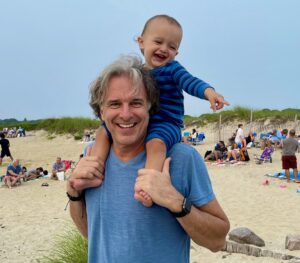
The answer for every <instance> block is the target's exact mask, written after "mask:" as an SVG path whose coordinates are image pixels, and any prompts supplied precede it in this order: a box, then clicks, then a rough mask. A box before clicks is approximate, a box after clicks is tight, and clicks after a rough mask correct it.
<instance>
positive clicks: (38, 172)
mask: <svg viewBox="0 0 300 263" xmlns="http://www.w3.org/2000/svg"><path fill="white" fill-rule="evenodd" d="M47 174H48V171H47V170H44V169H43V167H38V168H36V169H32V170H29V171H28V172H27V176H26V181H30V180H34V179H37V178H40V177H42V176H44V175H47Z"/></svg>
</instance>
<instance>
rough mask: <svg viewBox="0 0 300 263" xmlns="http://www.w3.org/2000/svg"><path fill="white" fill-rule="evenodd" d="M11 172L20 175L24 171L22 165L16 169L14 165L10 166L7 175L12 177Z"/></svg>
mask: <svg viewBox="0 0 300 263" xmlns="http://www.w3.org/2000/svg"><path fill="white" fill-rule="evenodd" d="M9 170H11V171H13V172H14V173H16V174H19V173H20V172H21V171H22V167H21V165H17V166H16V167H14V166H13V164H10V165H8V167H7V171H6V175H7V176H11V174H10V173H9V172H8V171H9Z"/></svg>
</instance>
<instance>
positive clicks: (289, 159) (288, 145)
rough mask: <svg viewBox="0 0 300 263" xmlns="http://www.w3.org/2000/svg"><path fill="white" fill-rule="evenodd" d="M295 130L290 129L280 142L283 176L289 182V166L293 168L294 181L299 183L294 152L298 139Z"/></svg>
mask: <svg viewBox="0 0 300 263" xmlns="http://www.w3.org/2000/svg"><path fill="white" fill-rule="evenodd" d="M295 137H296V132H295V130H294V129H292V130H290V132H289V137H288V138H287V139H285V140H283V141H282V142H281V143H282V169H284V170H285V176H286V179H287V181H288V182H290V168H291V169H293V172H294V179H295V181H294V182H295V183H300V180H299V178H298V169H297V157H296V152H297V150H298V147H299V143H298V140H297V139H296V138H295Z"/></svg>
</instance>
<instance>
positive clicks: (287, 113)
mask: <svg viewBox="0 0 300 263" xmlns="http://www.w3.org/2000/svg"><path fill="white" fill-rule="evenodd" d="M220 115H221V116H222V123H223V124H226V123H230V122H232V121H236V120H238V121H241V122H248V121H249V119H250V115H251V109H250V108H247V107H241V106H236V107H234V108H231V109H228V110H227V109H226V108H225V109H224V110H222V111H220V112H216V113H206V114H202V115H200V116H198V117H193V116H189V115H185V116H184V124H185V125H186V126H189V125H201V126H205V125H206V124H211V123H216V122H218V121H219V118H220ZM252 116H253V121H264V120H266V119H270V120H271V121H272V120H274V121H278V122H282V123H285V122H287V121H293V120H294V119H295V116H298V117H297V118H298V119H300V109H292V108H289V109H284V110H270V109H253V110H252ZM12 120H14V119H12ZM12 120H11V119H10V121H9V122H7V123H5V122H0V130H2V129H3V128H4V127H8V128H11V127H19V126H21V127H24V128H25V129H26V130H27V131H31V130H45V131H47V132H49V134H50V135H49V138H53V137H55V134H59V135H60V134H72V135H73V136H74V138H75V139H81V138H82V136H83V135H84V130H86V129H88V130H95V129H97V128H98V127H99V125H100V121H99V120H95V119H90V118H83V117H63V118H50V119H43V120H35V121H27V120H26V121H22V122H18V121H16V120H15V122H13V121H12Z"/></svg>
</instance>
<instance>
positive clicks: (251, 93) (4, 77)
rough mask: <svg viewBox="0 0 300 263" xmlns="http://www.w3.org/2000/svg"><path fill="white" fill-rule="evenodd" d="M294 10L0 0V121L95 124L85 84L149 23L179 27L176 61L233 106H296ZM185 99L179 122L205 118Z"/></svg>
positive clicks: (299, 27) (297, 26) (255, 0)
mask: <svg viewBox="0 0 300 263" xmlns="http://www.w3.org/2000/svg"><path fill="white" fill-rule="evenodd" d="M299 10H300V1H298V0H282V1H279V0H264V1H261V0H226V1H221V0H218V1H217V0H194V1H182V0H173V1H145V0H139V1H125V0H122V1H121V0H119V1H113V0H110V1H106V0H103V1H88V0H87V1H75V0H69V1H64V0H51V1H48V0H43V1H40V0H36V1H34V0H27V1H24V0H19V1H15V0H9V1H5V0H0V90H1V92H0V119H5V118H17V119H19V120H23V119H24V118H27V119H29V120H32V119H40V118H48V117H62V116H86V117H93V115H92V111H91V109H90V107H89V105H88V100H89V85H90V83H91V82H92V81H93V80H94V79H95V78H96V76H97V74H98V73H99V72H100V71H101V70H102V69H103V68H104V67H105V66H106V65H108V64H109V63H110V62H112V61H114V60H115V59H117V58H118V57H119V56H120V55H122V54H129V53H136V54H139V49H138V47H137V44H136V43H135V41H134V39H135V37H136V36H138V35H139V34H140V33H141V30H142V28H143V26H144V23H145V21H146V20H147V19H148V18H150V17H151V16H153V15H157V14H168V15H171V16H173V17H175V18H176V19H177V20H178V21H179V22H180V23H181V25H182V27H183V31H184V34H183V41H182V44H181V47H180V50H179V55H178V56H177V58H176V59H177V60H178V61H180V62H181V64H182V65H184V66H185V68H187V69H188V70H189V71H190V72H191V73H192V74H194V75H195V76H198V77H200V78H201V79H203V80H205V81H206V82H208V83H210V84H211V85H212V86H213V87H215V89H216V90H217V91H218V92H219V93H221V94H223V95H224V97H225V98H226V99H227V100H228V101H230V102H231V105H232V106H237V105H240V106H245V107H251V108H254V109H263V108H269V109H284V108H299V106H300V91H299V90H300V85H299V84H300V18H299ZM209 112H210V108H209V104H208V102H206V101H203V100H199V99H195V98H193V97H191V96H189V95H186V96H185V113H186V114H189V115H193V116H198V115H200V114H203V113H209Z"/></svg>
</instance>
